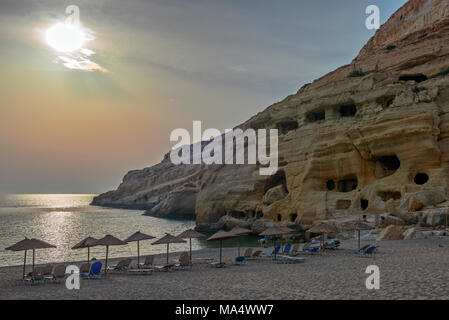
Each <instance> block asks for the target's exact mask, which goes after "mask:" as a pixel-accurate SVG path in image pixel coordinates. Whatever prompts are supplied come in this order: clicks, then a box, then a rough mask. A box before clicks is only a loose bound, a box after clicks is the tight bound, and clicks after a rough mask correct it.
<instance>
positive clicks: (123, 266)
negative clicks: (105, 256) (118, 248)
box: [108, 259, 132, 271]
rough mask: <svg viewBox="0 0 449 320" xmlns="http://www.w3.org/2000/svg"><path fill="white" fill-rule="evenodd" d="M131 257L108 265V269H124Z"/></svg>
mask: <svg viewBox="0 0 449 320" xmlns="http://www.w3.org/2000/svg"><path fill="white" fill-rule="evenodd" d="M131 261H132V260H131V259H124V260H120V261H119V263H117V265H115V266H111V267H108V270H111V271H125V270H126V269H128V268H129V266H130V265H131Z"/></svg>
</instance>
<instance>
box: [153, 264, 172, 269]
mask: <svg viewBox="0 0 449 320" xmlns="http://www.w3.org/2000/svg"><path fill="white" fill-rule="evenodd" d="M174 266H175V265H174V264H172V263H171V264H164V265H162V266H155V267H154V271H170V270H173V267H174Z"/></svg>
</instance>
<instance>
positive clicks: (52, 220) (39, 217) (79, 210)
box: [0, 194, 206, 266]
mask: <svg viewBox="0 0 449 320" xmlns="http://www.w3.org/2000/svg"><path fill="white" fill-rule="evenodd" d="M93 197H94V195H90V194H86V195H80V194H75V195H69V194H64V195H60V194H47V195H36V194H29V195H0V266H11V265H20V264H23V252H11V251H6V250H4V248H6V247H8V246H10V245H12V244H14V243H16V242H18V241H20V240H22V239H23V238H24V237H28V238H37V239H41V240H44V241H47V242H49V243H51V244H53V245H55V246H56V247H57V248H55V249H43V250H37V251H36V263H46V262H62V261H73V260H85V259H86V257H87V249H80V250H71V249H70V248H71V247H73V246H74V245H75V244H76V243H78V242H79V241H81V240H82V239H84V238H85V237H87V236H92V237H95V238H101V237H103V236H104V235H106V234H112V235H114V236H115V237H117V238H119V239H122V240H123V239H125V238H127V237H128V236H130V235H131V234H133V233H134V232H136V231H138V230H140V231H141V232H144V233H146V234H150V235H152V236H155V237H162V236H164V235H165V232H168V233H171V234H174V235H177V234H179V233H181V232H182V231H184V230H185V229H188V228H193V227H194V226H195V222H194V221H190V220H171V219H170V220H168V219H162V218H154V217H148V216H142V213H143V212H142V211H138V210H123V209H109V208H101V207H94V206H90V205H89V203H90V202H91V201H92V198H93ZM152 242H153V240H147V241H141V242H140V252H141V254H142V255H144V254H150V253H164V252H166V246H165V245H151V243H152ZM205 245H206V242H205V241H201V242H200V241H197V240H195V239H193V240H192V248H193V249H200V248H203V247H204V246H205ZM136 246H137V244H136V243H135V242H132V243H130V244H128V245H125V246H113V247H110V250H109V253H110V257H124V256H133V255H136V251H137V249H136ZM187 249H188V244H185V245H184V244H171V245H170V250H173V251H182V250H187ZM104 254H105V248H104V247H94V248H91V257H96V258H97V259H101V258H103V257H104ZM29 262H30V263H31V258H30V259H29Z"/></svg>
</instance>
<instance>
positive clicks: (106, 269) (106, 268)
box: [104, 246, 109, 275]
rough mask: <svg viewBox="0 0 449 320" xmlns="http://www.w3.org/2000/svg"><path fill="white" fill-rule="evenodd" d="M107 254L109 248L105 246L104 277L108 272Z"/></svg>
mask: <svg viewBox="0 0 449 320" xmlns="http://www.w3.org/2000/svg"><path fill="white" fill-rule="evenodd" d="M108 254H109V246H106V262H105V268H104V274H105V275H106V273H107V271H108Z"/></svg>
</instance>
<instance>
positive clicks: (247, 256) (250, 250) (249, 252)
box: [243, 248, 253, 259]
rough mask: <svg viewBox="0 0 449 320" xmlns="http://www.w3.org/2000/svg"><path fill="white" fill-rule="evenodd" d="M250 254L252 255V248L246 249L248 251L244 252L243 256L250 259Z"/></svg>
mask: <svg viewBox="0 0 449 320" xmlns="http://www.w3.org/2000/svg"><path fill="white" fill-rule="evenodd" d="M252 253H253V249H252V248H248V249H246V250H245V253H244V254H243V256H244V257H245V258H246V259H247V258H250V257H251V255H252Z"/></svg>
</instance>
